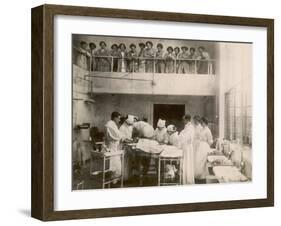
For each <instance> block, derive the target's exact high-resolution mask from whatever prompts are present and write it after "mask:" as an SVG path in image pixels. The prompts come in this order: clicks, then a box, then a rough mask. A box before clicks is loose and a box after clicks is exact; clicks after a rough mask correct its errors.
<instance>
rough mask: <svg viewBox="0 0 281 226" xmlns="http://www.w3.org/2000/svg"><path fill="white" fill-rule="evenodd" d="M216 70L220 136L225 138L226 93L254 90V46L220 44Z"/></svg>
mask: <svg viewBox="0 0 281 226" xmlns="http://www.w3.org/2000/svg"><path fill="white" fill-rule="evenodd" d="M217 52H218V64H217V68H216V71H217V73H216V80H217V81H216V84H217V89H216V92H217V112H218V120H219V134H220V137H224V129H225V124H224V123H225V93H227V92H228V91H230V90H231V89H232V88H234V87H241V88H242V89H245V90H247V89H248V90H249V89H250V90H252V86H251V84H252V46H251V44H241V43H218V44H217Z"/></svg>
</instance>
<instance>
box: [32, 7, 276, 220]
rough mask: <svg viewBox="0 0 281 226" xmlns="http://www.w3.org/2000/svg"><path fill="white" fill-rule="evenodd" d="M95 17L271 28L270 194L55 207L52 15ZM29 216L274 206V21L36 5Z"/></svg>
mask: <svg viewBox="0 0 281 226" xmlns="http://www.w3.org/2000/svg"><path fill="white" fill-rule="evenodd" d="M55 15H71V16H89V17H91V16H95V17H110V18H127V19H142V20H157V21H175V22H194V23H207V24H224V25H240V26H255V27H264V28H266V29H267V198H265V199H249V200H239V201H218V202H205V203H184V204H170V205H156V206H137V207H122V208H103V209H87V210H70V211H54V158H53V157H54V153H53V152H54V143H53V133H54V69H53V68H54V62H53V61H54V55H53V54H54V16H55ZM31 171H32V191H31V192H32V200H31V204H32V205H31V215H32V217H34V218H37V219H40V220H43V221H50V220H65V219H82V218H98V217H114V216H128V215H141V214H161V213H175V212H188V211H203V210H220V209H235V208H250V207H265V206H273V205H274V20H273V19H261V18H246V17H230V16H211V15H199V14H198V15H196V14H183V13H168V12H152V11H136V10H123V9H108V8H91V7H76V6H60V5H42V6H39V7H36V8H33V9H32V170H31Z"/></svg>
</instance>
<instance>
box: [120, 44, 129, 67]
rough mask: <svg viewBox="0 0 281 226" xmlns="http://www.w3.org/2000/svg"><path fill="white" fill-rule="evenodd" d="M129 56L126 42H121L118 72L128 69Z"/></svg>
mask: <svg viewBox="0 0 281 226" xmlns="http://www.w3.org/2000/svg"><path fill="white" fill-rule="evenodd" d="M127 57H128V54H127V52H126V45H125V44H124V43H120V44H119V51H118V72H126V71H127V67H128V66H127Z"/></svg>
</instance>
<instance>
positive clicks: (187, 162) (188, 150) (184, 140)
mask: <svg viewBox="0 0 281 226" xmlns="http://www.w3.org/2000/svg"><path fill="white" fill-rule="evenodd" d="M179 136H180V146H181V149H182V150H183V163H182V170H183V173H182V175H183V184H194V157H193V137H194V127H193V125H192V124H191V123H190V122H189V123H187V124H186V125H185V127H184V129H183V130H182V131H181V132H180V135H179Z"/></svg>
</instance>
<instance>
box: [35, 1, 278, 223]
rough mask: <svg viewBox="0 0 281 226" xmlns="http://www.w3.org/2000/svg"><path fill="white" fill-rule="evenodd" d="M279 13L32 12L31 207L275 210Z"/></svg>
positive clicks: (112, 211) (87, 214)
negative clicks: (276, 20) (263, 15)
mask: <svg viewBox="0 0 281 226" xmlns="http://www.w3.org/2000/svg"><path fill="white" fill-rule="evenodd" d="M273 37H274V21H273V19H262V18H244V17H230V16H213V15H212V16H211V15H199V14H198V15H195V14H183V13H169V12H152V11H136V10H123V9H107V8H90V7H76V6H59V5H42V6H39V7H36V8H33V9H32V216H33V217H35V218H38V219H41V220H44V221H48V220H63V219H81V218H97V217H114V216H128V215H141V214H161V213H174V212H187V211H202V210H219V209H233V208H250V207H264V206H273V205H274V171H273V169H274V64H273V63H274V38H273Z"/></svg>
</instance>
